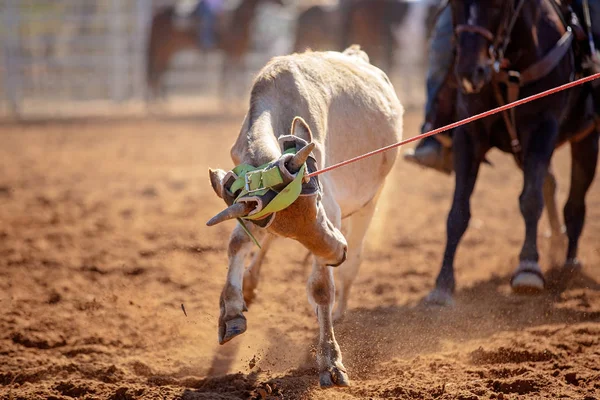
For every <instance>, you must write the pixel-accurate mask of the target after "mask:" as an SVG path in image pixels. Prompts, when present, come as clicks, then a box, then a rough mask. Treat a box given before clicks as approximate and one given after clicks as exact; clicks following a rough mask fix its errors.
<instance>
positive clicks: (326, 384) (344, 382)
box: [319, 366, 350, 389]
mask: <svg viewBox="0 0 600 400" xmlns="http://www.w3.org/2000/svg"><path fill="white" fill-rule="evenodd" d="M349 384H350V380H349V379H348V374H346V370H345V369H344V368H343V366H341V367H330V368H329V369H327V370H326V371H322V372H321V373H320V374H319V385H320V386H321V388H322V389H327V388H331V387H334V386H348V385H349Z"/></svg>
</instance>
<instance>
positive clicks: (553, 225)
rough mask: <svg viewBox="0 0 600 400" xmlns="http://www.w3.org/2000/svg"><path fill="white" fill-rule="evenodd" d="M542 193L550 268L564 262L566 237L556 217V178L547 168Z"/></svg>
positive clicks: (550, 169)
mask: <svg viewBox="0 0 600 400" xmlns="http://www.w3.org/2000/svg"><path fill="white" fill-rule="evenodd" d="M543 193H544V206H545V208H546V212H547V213H548V221H549V223H550V263H551V265H552V266H559V265H562V263H563V262H564V250H565V247H566V246H565V244H566V240H565V239H566V237H565V234H564V228H563V226H562V225H561V223H560V217H559V215H558V206H557V204H556V177H555V176H554V172H553V171H552V167H550V168H548V174H547V175H546V179H545V180H544V187H543Z"/></svg>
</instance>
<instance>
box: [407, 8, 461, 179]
mask: <svg viewBox="0 0 600 400" xmlns="http://www.w3.org/2000/svg"><path fill="white" fill-rule="evenodd" d="M453 36H454V32H453V25H452V11H451V9H450V7H449V6H446V7H444V9H443V10H441V12H440V14H439V16H438V19H437V21H436V24H435V26H434V29H433V34H432V37H431V41H430V42H429V60H428V63H429V65H428V71H427V86H426V89H427V102H426V104H425V122H424V123H423V125H422V127H421V133H425V132H427V131H430V130H432V129H434V128H437V127H440V126H443V125H446V124H448V123H450V122H452V117H453V114H454V110H453V102H452V101H448V100H449V98H447V97H452V93H446V91H452V92H453V91H454V90H455V89H453V88H451V87H449V85H447V84H446V83H447V80H448V79H447V78H448V75H449V74H450V72H451V68H452V64H453V61H454V42H453ZM447 95H449V96H447ZM442 139H444V138H443V137H440V138H435V137H429V138H425V139H422V140H421V141H420V142H419V144H418V145H417V147H416V148H415V149H414V151H408V152H407V153H406V154H405V158H406V159H407V160H408V161H411V162H415V163H417V164H419V165H422V166H425V167H430V168H434V169H437V170H439V171H442V172H446V173H450V172H451V171H452V159H451V157H449V156H450V154H449V151H450V149H449V148H448V143H449V142H450V138H449V137H447V136H446V137H445V140H442ZM442 143H444V144H442ZM444 145H445V146H444Z"/></svg>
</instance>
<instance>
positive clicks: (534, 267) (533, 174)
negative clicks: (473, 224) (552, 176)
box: [511, 119, 558, 293]
mask: <svg viewBox="0 0 600 400" xmlns="http://www.w3.org/2000/svg"><path fill="white" fill-rule="evenodd" d="M557 137H558V123H557V122H556V120H554V119H548V120H546V121H544V122H542V123H541V124H540V126H539V128H538V129H536V130H534V131H532V132H531V135H530V140H529V142H528V143H525V145H524V149H523V160H524V161H523V175H524V179H523V190H522V192H521V195H520V196H519V206H520V209H521V214H522V215H523V219H524V220H525V241H524V243H523V248H522V249H521V254H520V255H519V265H518V267H517V269H516V271H515V272H514V274H513V276H512V279H511V286H512V290H513V291H514V292H516V293H536V292H539V291H541V290H543V289H544V285H545V282H544V276H543V274H542V270H541V268H540V266H539V264H538V261H539V253H538V249H537V231H538V223H539V220H540V217H541V216H542V211H543V208H544V195H543V186H544V180H545V179H546V177H547V176H548V167H549V166H550V159H551V158H552V153H553V152H554V147H555V145H556V140H557Z"/></svg>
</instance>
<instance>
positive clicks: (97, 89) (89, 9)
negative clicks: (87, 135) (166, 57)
mask: <svg viewBox="0 0 600 400" xmlns="http://www.w3.org/2000/svg"><path fill="white" fill-rule="evenodd" d="M174 2H175V0H60V1H58V0H1V1H0V116H7V115H21V116H27V114H28V113H30V112H31V110H33V109H36V108H37V109H39V108H40V107H41V108H43V110H44V112H45V113H46V114H50V115H52V112H53V110H54V109H55V108H56V109H59V108H60V107H59V104H61V103H62V104H64V103H69V104H81V105H82V106H85V103H86V102H87V103H89V104H91V103H92V102H98V101H105V102H106V103H107V104H111V103H112V104H117V105H122V104H123V103H124V102H128V103H131V102H138V103H139V102H141V101H142V100H143V99H144V97H145V93H146V83H145V68H146V54H145V53H146V45H147V39H148V32H149V28H150V22H151V18H152V15H153V12H154V11H155V10H156V9H158V8H159V7H163V6H165V5H169V4H173V3H174ZM259 11H260V12H259V18H261V16H262V17H267V18H269V20H270V22H271V24H269V25H267V26H268V27H270V28H268V29H266V28H265V25H264V24H256V27H255V31H256V35H255V36H256V37H257V39H256V40H258V41H262V42H263V43H265V42H269V40H267V39H265V35H267V36H268V35H271V37H272V36H273V32H272V30H273V28H275V29H279V32H281V29H282V27H284V29H285V30H286V32H284V34H283V35H279V37H280V38H282V37H286V35H287V36H289V33H290V32H289V31H290V29H291V27H290V23H289V22H290V21H291V14H289V12H288V13H287V14H286V13H285V12H279V14H277V15H276V16H275V17H273V15H272V14H273V11H272V10H270V9H269V7H267V8H266V9H261V10H259ZM288 41H289V40H288ZM276 44H277V46H276V47H278V48H279V50H275V51H265V46H264V45H263V46H256V47H257V48H258V49H260V50H261V51H259V52H254V53H253V54H250V56H249V57H248V70H249V71H250V72H251V71H255V70H256V69H257V68H259V67H260V65H262V64H263V63H264V62H265V61H266V60H267V59H268V58H269V57H271V56H272V55H275V53H276V52H277V51H279V52H281V51H282V50H281V49H282V46H283V47H285V46H286V45H285V44H283V45H282V42H281V40H279V41H277V42H276ZM271 47H272V46H271ZM267 50H268V49H267ZM285 50H287V49H285ZM220 60H221V56H220V54H218V53H213V54H210V55H209V56H207V57H200V55H199V54H197V52H194V51H190V52H184V53H182V54H179V55H178V56H176V57H175V59H174V60H173V62H172V63H171V64H172V65H171V68H170V70H169V73H167V74H166V76H165V85H166V87H167V89H168V91H169V92H177V91H181V92H185V93H187V94H190V93H192V92H194V91H195V92H196V93H206V92H207V91H210V90H213V91H214V89H215V87H214V86H215V85H214V83H215V82H216V81H217V80H216V79H215V74H217V73H218V70H219V69H220ZM250 72H249V73H250ZM62 109H64V107H62Z"/></svg>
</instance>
